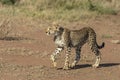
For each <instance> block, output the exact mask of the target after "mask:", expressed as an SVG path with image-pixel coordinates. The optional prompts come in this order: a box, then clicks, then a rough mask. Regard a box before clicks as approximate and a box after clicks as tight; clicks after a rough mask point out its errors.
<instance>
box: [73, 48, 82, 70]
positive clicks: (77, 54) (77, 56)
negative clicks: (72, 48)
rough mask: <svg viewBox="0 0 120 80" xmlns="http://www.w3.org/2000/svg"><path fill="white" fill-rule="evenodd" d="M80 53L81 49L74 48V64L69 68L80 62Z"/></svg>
mask: <svg viewBox="0 0 120 80" xmlns="http://www.w3.org/2000/svg"><path fill="white" fill-rule="evenodd" d="M80 53H81V48H76V56H75V60H74V62H73V63H72V65H71V68H75V66H76V64H77V63H78V61H79V60H80Z"/></svg>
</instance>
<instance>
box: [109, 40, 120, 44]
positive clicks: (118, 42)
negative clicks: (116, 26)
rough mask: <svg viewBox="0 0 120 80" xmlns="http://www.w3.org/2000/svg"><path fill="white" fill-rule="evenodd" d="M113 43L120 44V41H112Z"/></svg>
mask: <svg viewBox="0 0 120 80" xmlns="http://www.w3.org/2000/svg"><path fill="white" fill-rule="evenodd" d="M111 43H114V44H120V40H111Z"/></svg>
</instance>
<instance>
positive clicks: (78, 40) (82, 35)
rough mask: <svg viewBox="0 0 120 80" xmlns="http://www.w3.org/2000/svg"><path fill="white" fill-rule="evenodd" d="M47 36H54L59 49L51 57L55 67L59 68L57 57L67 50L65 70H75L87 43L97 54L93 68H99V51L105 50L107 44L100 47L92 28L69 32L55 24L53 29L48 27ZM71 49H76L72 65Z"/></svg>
mask: <svg viewBox="0 0 120 80" xmlns="http://www.w3.org/2000/svg"><path fill="white" fill-rule="evenodd" d="M46 34H47V35H53V36H54V38H53V41H54V42H55V44H56V45H57V48H56V49H55V51H54V52H53V53H52V55H51V60H52V62H53V65H54V67H57V63H56V56H57V55H58V54H59V53H60V52H61V51H63V50H64V49H65V53H66V55H65V64H64V67H63V69H65V70H66V69H70V68H74V67H75V66H76V64H77V63H78V61H79V60H80V54H81V48H82V46H83V45H84V44H85V43H88V44H89V46H90V48H91V50H92V52H93V53H94V54H95V56H96V59H95V63H94V64H93V65H92V67H94V68H97V67H99V64H100V60H101V53H100V51H99V49H101V48H103V47H104V45H105V43H104V42H102V44H101V45H98V44H97V42H96V33H95V31H94V30H93V29H92V28H90V27H84V28H82V29H79V30H69V29H68V28H64V27H62V26H60V25H59V24H53V25H52V26H51V27H48V28H47V30H46ZM71 48H75V51H76V55H75V59H74V61H73V63H72V65H70V64H69V58H70V52H71Z"/></svg>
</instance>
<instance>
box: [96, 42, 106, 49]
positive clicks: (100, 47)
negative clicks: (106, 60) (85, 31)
mask: <svg viewBox="0 0 120 80" xmlns="http://www.w3.org/2000/svg"><path fill="white" fill-rule="evenodd" d="M104 46H105V43H104V42H103V43H102V45H100V46H99V45H97V47H98V48H99V49H102V48H103V47H104Z"/></svg>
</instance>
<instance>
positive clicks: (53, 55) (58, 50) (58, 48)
mask: <svg viewBox="0 0 120 80" xmlns="http://www.w3.org/2000/svg"><path fill="white" fill-rule="evenodd" d="M63 49H64V47H57V48H56V49H55V51H54V52H53V54H52V55H51V56H50V59H51V60H52V62H53V66H54V67H57V63H56V57H57V55H58V54H59V53H60V52H61V51H62V50H63Z"/></svg>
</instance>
